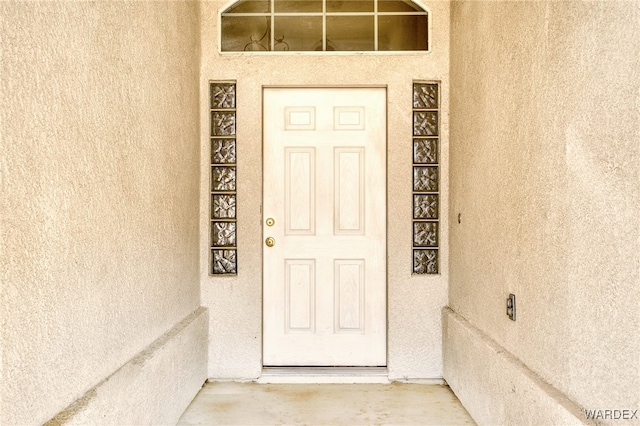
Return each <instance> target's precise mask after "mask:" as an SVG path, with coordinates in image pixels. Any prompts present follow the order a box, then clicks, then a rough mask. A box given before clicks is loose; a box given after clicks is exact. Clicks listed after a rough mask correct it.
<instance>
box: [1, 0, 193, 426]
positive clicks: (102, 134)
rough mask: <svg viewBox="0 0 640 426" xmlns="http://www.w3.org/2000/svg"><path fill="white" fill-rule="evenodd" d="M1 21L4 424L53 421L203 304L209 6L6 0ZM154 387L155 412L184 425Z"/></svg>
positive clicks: (165, 371)
mask: <svg viewBox="0 0 640 426" xmlns="http://www.w3.org/2000/svg"><path fill="white" fill-rule="evenodd" d="M0 20H1V28H2V30H1V31H0V37H1V39H2V48H1V51H2V60H1V63H0V67H1V68H0V70H1V73H0V74H1V77H0V87H1V91H0V104H1V105H2V107H1V108H0V117H1V121H0V134H1V138H2V149H1V156H0V158H1V160H0V161H1V163H0V193H1V194H2V195H1V197H0V203H1V204H0V206H1V211H2V216H1V224H2V227H1V237H0V276H1V278H2V285H1V289H0V291H1V293H0V294H1V298H0V305H1V308H0V310H1V314H2V331H1V337H2V348H1V350H2V354H1V358H0V359H1V364H0V367H1V370H0V371H1V372H2V379H1V381H2V385H1V386H0V396H1V401H2V407H1V408H2V411H1V414H0V423H1V424H41V423H43V422H45V421H47V420H48V419H50V418H51V417H53V416H54V415H56V414H57V413H58V412H59V411H61V410H63V409H65V407H67V406H68V405H69V404H71V403H73V402H74V401H75V400H76V399H77V398H79V397H81V396H82V395H83V394H84V393H85V392H86V391H87V390H89V389H90V388H91V387H93V386H95V385H97V384H98V383H99V382H101V381H102V380H104V379H105V378H107V377H108V376H110V375H111V374H112V373H114V372H115V371H116V370H117V369H118V368H120V367H121V366H122V365H124V364H125V363H126V362H127V361H129V360H130V359H131V358H133V357H134V355H136V354H138V353H139V352H141V351H142V350H143V349H145V348H146V347H147V345H149V344H150V343H152V342H153V341H155V340H156V339H157V338H158V337H159V336H161V335H162V334H163V333H165V332H166V331H168V330H170V329H172V327H174V325H176V324H177V323H179V322H180V321H181V320H182V319H183V318H185V317H187V316H188V315H190V314H191V313H192V312H193V311H195V310H196V309H197V308H198V306H199V302H200V289H199V278H198V197H199V194H198V184H199V174H200V171H199V169H198V167H197V164H198V162H199V143H198V137H199V136H198V129H199V124H198V115H199V114H198V98H199V95H198V84H197V81H198V63H199V28H198V26H197V22H198V5H197V3H190V2H1V3H0ZM202 355H203V356H202V357H201V359H200V358H198V357H192V358H190V361H192V362H194V365H193V366H192V367H188V368H186V369H182V370H181V368H182V364H181V363H180V361H179V359H169V360H168V361H169V362H172V363H175V362H177V363H178V364H176V365H175V370H174V369H172V368H163V367H161V366H160V367H159V368H157V371H158V374H161V375H165V376H164V377H165V379H166V380H164V383H174V382H173V379H174V377H170V375H171V374H173V373H172V372H171V371H173V372H175V371H179V370H180V371H181V372H182V373H185V372H186V371H189V372H192V371H194V369H196V370H197V368H201V367H202V368H203V367H204V363H205V362H206V361H205V359H204V352H202ZM164 362H167V361H166V360H165V361H164ZM181 380H182V381H183V382H184V381H185V378H181ZM201 380H204V378H201ZM162 382H163V381H162V380H161V381H159V383H162ZM201 383H202V382H200V384H201ZM123 386H124V385H123ZM176 386H177V387H176V389H175V390H176V392H175V393H176V394H179V395H176V396H174V397H172V399H171V401H167V400H165V401H164V405H165V407H169V408H170V410H169V409H168V410H166V411H167V412H169V411H171V410H173V412H174V414H173V415H175V411H181V410H182V409H183V408H184V406H183V407H180V406H179V405H180V404H185V402H184V397H185V395H186V393H184V394H180V393H181V392H183V391H184V388H183V387H182V385H180V384H176ZM189 386H193V384H191V385H189ZM114 390H115V393H118V392H127V391H126V389H118V388H117V387H116V388H114ZM178 390H179V391H178ZM144 392H148V389H146V390H143V389H142V388H139V389H136V392H132V393H130V394H129V395H130V400H131V401H132V402H133V401H135V402H138V404H137V405H139V407H142V408H147V411H148V417H147V420H146V422H154V421H161V420H162V421H169V422H170V421H172V420H171V418H170V417H169V418H164V417H163V418H160V417H154V415H156V414H155V413H154V411H153V410H151V409H150V408H149V406H148V405H147V404H148V401H149V398H148V397H149V395H148V394H144ZM155 392H158V393H161V392H162V391H161V390H160V389H157V390H156V391H155ZM185 392H189V391H185ZM103 396H104V395H103ZM191 396H192V394H191ZM186 397H187V401H186V402H187V403H188V399H189V398H190V396H189V395H187V396H186ZM151 398H152V397H151ZM178 401H180V402H178ZM103 403H104V404H105V405H104V407H103V408H105V407H106V408H105V409H106V410H109V409H114V408H117V407H114V406H110V402H109V401H103ZM135 405H136V404H135V403H132V406H135ZM159 412H165V410H164V409H163V410H159V411H158V413H159ZM97 413H98V415H100V410H98V411H97ZM178 415H179V413H178ZM131 416H132V417H131V419H133V418H136V417H134V413H133V412H132V413H131ZM100 417H101V418H104V417H102V415H100ZM153 419H155V420H153ZM175 420H176V419H174V420H173V421H175ZM93 421H98V420H97V417H96V418H94V419H93Z"/></svg>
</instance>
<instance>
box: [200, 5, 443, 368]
mask: <svg viewBox="0 0 640 426" xmlns="http://www.w3.org/2000/svg"><path fill="white" fill-rule="evenodd" d="M229 4H231V2H228V1H210V2H204V3H203V4H202V7H201V13H202V14H201V24H202V27H201V28H202V30H201V34H202V52H203V53H202V61H203V62H202V74H201V80H200V83H201V93H208V82H209V80H236V81H237V94H238V101H237V104H238V105H237V117H238V125H237V141H238V142H237V144H238V146H237V156H238V168H237V182H238V201H237V216H238V233H237V235H238V263H239V268H238V275H237V276H231V277H223V276H209V274H208V264H209V235H208V233H207V232H206V230H208V229H209V226H210V219H209V217H210V216H209V214H210V213H209V212H210V210H209V203H210V198H209V196H208V195H207V194H208V192H209V191H210V188H209V185H210V184H209V176H210V174H209V173H210V163H209V159H210V155H209V152H210V146H209V145H210V142H209V137H208V136H209V134H208V128H207V126H205V125H204V123H209V109H208V108H209V104H208V99H204V98H203V99H201V101H200V104H201V115H200V117H201V120H202V123H203V126H202V133H201V141H202V146H201V149H202V153H203V155H202V165H201V166H202V178H201V182H202V187H201V192H202V194H203V195H202V198H201V208H200V211H201V221H200V224H201V227H202V229H203V232H202V233H201V240H200V246H201V252H200V253H201V257H200V271H201V280H202V300H203V304H204V305H205V306H208V307H209V308H210V310H211V314H210V325H209V327H210V337H209V341H210V346H209V376H210V377H212V378H244V379H248V378H256V377H259V376H260V373H261V368H262V361H261V359H262V349H261V348H262V343H261V341H262V250H263V243H262V224H261V222H262V215H261V212H260V205H261V202H262V154H261V153H262V100H261V96H262V95H261V94H262V87H263V86H268V85H316V86H317V85H327V86H341V85H342V86H349V85H385V86H387V90H388V91H387V97H388V105H387V107H388V115H389V123H388V132H389V138H388V157H387V161H388V183H387V186H388V188H387V199H388V209H387V213H388V228H387V238H388V246H387V247H388V248H387V251H388V275H389V276H388V322H389V325H388V368H389V376H390V378H392V379H403V378H438V377H441V376H442V357H441V349H442V346H441V326H440V309H441V307H442V306H446V304H447V280H448V275H447V273H448V254H447V253H448V252H447V250H448V245H447V241H448V236H447V228H448V211H447V204H448V203H447V201H446V200H447V197H448V191H447V187H448V182H447V173H446V170H447V167H448V127H449V125H448V115H447V111H448V96H449V84H448V79H449V77H448V72H449V54H448V50H449V14H450V13H449V3H448V2H445V1H434V2H427V3H426V4H425V5H426V6H427V7H428V8H429V9H430V10H431V13H432V18H433V21H432V37H431V40H432V51H431V52H430V53H414V54H365V55H362V54H360V55H350V54H334V55H331V54H275V55H251V54H242V53H225V54H223V55H221V54H220V53H219V48H218V19H219V18H218V13H219V10H224V8H226V7H227V6H228V5H229ZM413 80H440V81H442V111H443V114H442V118H441V134H442V138H441V140H442V146H441V162H440V165H441V167H442V170H443V171H445V172H443V173H442V174H441V188H442V191H441V200H442V203H441V210H440V214H441V217H442V219H441V222H440V223H441V225H440V226H441V228H440V229H442V233H441V246H440V247H441V258H440V262H441V263H440V267H441V270H442V274H441V275H437V276H425V275H421V276H418V275H414V276H412V274H411V270H412V267H411V259H412V254H411V242H412V235H411V215H412V198H411V188H412V175H411V173H412V170H411V161H412V140H411V129H412V115H411V107H412V92H411V90H412V82H413Z"/></svg>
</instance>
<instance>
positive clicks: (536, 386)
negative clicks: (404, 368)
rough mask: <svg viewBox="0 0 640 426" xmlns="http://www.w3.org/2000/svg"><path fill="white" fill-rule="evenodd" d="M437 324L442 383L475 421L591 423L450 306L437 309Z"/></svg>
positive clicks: (483, 423) (560, 423)
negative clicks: (439, 324)
mask: <svg viewBox="0 0 640 426" xmlns="http://www.w3.org/2000/svg"><path fill="white" fill-rule="evenodd" d="M442 327H443V341H444V346H443V351H444V358H445V359H446V360H447V362H446V363H445V365H444V374H445V377H446V378H447V384H448V385H449V386H450V387H451V388H452V389H455V394H456V396H457V397H458V399H460V400H462V401H465V402H466V405H465V408H466V409H467V411H469V413H470V414H471V416H472V417H473V419H474V420H475V421H476V423H478V424H480V425H522V426H524V425H531V426H538V425H582V424H584V423H587V424H593V423H591V422H586V421H585V418H584V415H583V414H582V412H581V411H580V408H579V407H578V406H577V405H575V404H574V403H572V402H571V401H569V400H568V399H567V398H566V397H565V396H564V395H562V394H561V393H560V392H558V391H557V390H555V389H553V388H552V387H551V386H549V385H548V384H547V383H545V382H544V381H542V380H541V379H540V377H538V376H537V375H535V374H533V373H532V372H531V370H529V369H528V368H527V367H526V366H525V365H523V364H522V363H521V362H520V361H519V360H518V359H516V358H515V357H514V356H512V355H511V354H509V353H508V352H506V351H505V350H504V348H503V347H502V346H500V345H498V344H496V343H495V342H494V341H493V340H491V339H490V338H489V337H487V335H486V334H484V333H482V332H481V331H480V330H478V329H477V328H475V327H473V326H472V325H471V324H469V322H467V321H466V320H465V319H464V318H462V317H461V316H460V315H458V314H456V313H454V312H453V311H452V310H451V309H449V308H445V309H443V311H442ZM496 395H499V397H498V398H496Z"/></svg>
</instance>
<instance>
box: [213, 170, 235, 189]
mask: <svg viewBox="0 0 640 426" xmlns="http://www.w3.org/2000/svg"><path fill="white" fill-rule="evenodd" d="M211 169H212V170H211V188H212V189H213V190H214V191H235V190H236V168H235V167H218V166H213V167H212V168H211Z"/></svg>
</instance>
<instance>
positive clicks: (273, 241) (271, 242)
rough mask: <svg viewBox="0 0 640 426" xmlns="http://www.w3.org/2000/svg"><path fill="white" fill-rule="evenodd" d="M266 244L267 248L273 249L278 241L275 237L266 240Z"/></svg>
mask: <svg viewBox="0 0 640 426" xmlns="http://www.w3.org/2000/svg"><path fill="white" fill-rule="evenodd" d="M264 243H265V244H266V245H267V247H273V246H275V245H276V239H275V238H273V237H268V238H267V239H266V240H264Z"/></svg>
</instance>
